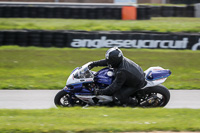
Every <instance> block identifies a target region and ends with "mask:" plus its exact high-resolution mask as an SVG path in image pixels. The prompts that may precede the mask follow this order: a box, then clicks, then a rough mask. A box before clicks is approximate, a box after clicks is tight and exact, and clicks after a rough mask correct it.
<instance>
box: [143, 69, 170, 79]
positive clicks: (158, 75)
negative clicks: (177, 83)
mask: <svg viewBox="0 0 200 133" xmlns="http://www.w3.org/2000/svg"><path fill="white" fill-rule="evenodd" d="M170 75H171V71H170V70H156V71H150V72H149V73H148V74H147V76H146V79H147V80H149V81H154V80H158V79H162V78H167V77H169V76H170Z"/></svg>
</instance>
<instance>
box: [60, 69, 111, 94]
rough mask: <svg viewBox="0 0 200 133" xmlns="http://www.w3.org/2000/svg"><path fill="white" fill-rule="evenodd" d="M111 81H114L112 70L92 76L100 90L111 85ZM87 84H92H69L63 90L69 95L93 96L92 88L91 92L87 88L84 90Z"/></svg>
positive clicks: (104, 70) (103, 70)
mask: <svg viewBox="0 0 200 133" xmlns="http://www.w3.org/2000/svg"><path fill="white" fill-rule="evenodd" d="M76 69H78V68H76ZM76 69H74V70H73V71H75V70H76ZM108 73H109V74H108ZM113 79H114V76H113V70H112V69H109V68H104V69H101V70H100V71H98V72H97V73H95V75H94V82H95V84H99V87H101V88H102V87H106V86H108V85H110V84H111V83H112V81H113ZM87 83H92V82H84V83H76V84H71V85H68V86H67V87H65V88H64V89H63V90H64V91H66V92H67V93H71V94H77V95H91V94H93V88H91V89H92V90H89V89H88V88H86V87H85V85H86V84H87ZM102 85H104V86H102ZM105 85H106V86H105Z"/></svg>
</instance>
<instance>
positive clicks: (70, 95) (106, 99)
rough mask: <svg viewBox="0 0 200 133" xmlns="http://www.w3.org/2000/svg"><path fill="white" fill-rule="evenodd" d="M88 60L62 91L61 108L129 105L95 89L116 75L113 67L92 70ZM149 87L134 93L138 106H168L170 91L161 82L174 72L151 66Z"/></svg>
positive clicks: (58, 99) (58, 98)
mask: <svg viewBox="0 0 200 133" xmlns="http://www.w3.org/2000/svg"><path fill="white" fill-rule="evenodd" d="M89 64H90V63H87V64H85V65H83V66H82V67H77V68H75V69H74V70H73V71H72V72H71V74H70V76H69V77H68V79H67V82H66V86H65V87H64V88H63V89H62V90H61V91H59V92H58V93H57V94H56V96H55V98H54V103H55V105H56V106H57V107H72V106H88V105H90V106H125V105H121V104H119V102H116V100H115V99H114V97H113V96H107V95H95V94H94V91H95V89H104V88H106V87H107V86H109V85H110V84H111V83H112V82H113V80H114V78H115V75H114V70H113V69H112V68H103V69H101V70H99V71H98V72H94V71H91V70H90V69H89V68H88V65H89ZM144 74H145V79H146V81H147V84H146V86H144V87H143V88H141V89H139V90H137V91H136V92H134V94H133V95H131V97H132V98H135V99H137V101H138V102H137V105H136V107H164V106H165V105H166V104H167V103H168V102H169V99H170V93H169V90H168V89H167V88H166V87H165V86H163V85H161V83H163V82H165V80H166V79H167V77H168V76H170V75H171V71H170V70H167V69H163V68H162V67H150V68H149V69H147V70H146V71H144Z"/></svg>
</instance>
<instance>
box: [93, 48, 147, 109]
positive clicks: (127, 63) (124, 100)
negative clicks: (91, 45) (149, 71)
mask: <svg viewBox="0 0 200 133" xmlns="http://www.w3.org/2000/svg"><path fill="white" fill-rule="evenodd" d="M105 57H106V59H102V60H99V61H93V62H92V63H91V64H90V65H89V69H92V68H93V67H97V66H109V67H110V68H113V69H114V74H115V79H114V81H113V82H112V84H111V85H109V86H108V87H106V88H105V89H97V90H95V94H96V95H112V96H113V97H114V101H115V102H117V103H120V104H122V105H123V104H126V105H128V106H135V105H137V102H138V101H137V100H136V99H135V98H131V97H130V96H131V95H132V94H133V93H134V92H135V91H137V90H138V89H141V88H142V87H144V86H145V85H146V81H145V77H144V72H143V70H142V68H141V67H140V66H139V65H137V64H136V63H135V62H133V61H132V60H130V59H128V58H126V57H124V56H123V53H122V51H121V50H120V49H119V48H117V47H114V48H110V49H109V50H108V51H107V52H106V54H105Z"/></svg>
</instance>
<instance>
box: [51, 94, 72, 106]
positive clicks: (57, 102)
mask: <svg viewBox="0 0 200 133" xmlns="http://www.w3.org/2000/svg"><path fill="white" fill-rule="evenodd" d="M63 98H67V92H66V91H64V90H61V91H59V92H58V93H57V94H56V96H55V98H54V103H55V105H56V106H57V107H68V106H69V105H70V104H64V103H63V102H61V100H62V99H63ZM67 100H68V99H67Z"/></svg>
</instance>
